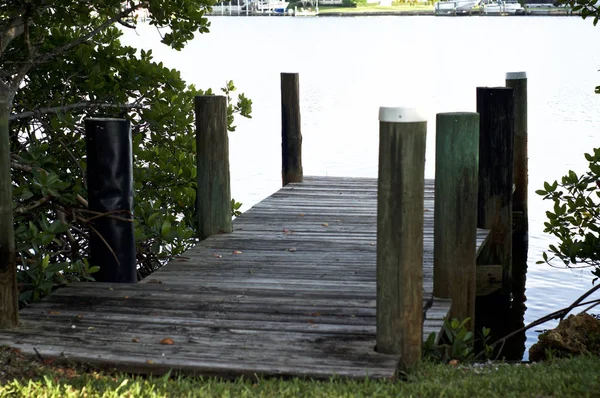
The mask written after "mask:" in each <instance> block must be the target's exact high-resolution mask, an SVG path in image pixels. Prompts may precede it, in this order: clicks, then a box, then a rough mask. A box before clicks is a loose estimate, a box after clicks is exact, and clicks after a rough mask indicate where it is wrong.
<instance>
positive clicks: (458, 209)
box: [433, 112, 479, 329]
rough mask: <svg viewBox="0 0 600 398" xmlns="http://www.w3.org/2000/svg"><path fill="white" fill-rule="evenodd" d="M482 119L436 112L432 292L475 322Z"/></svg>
mask: <svg viewBox="0 0 600 398" xmlns="http://www.w3.org/2000/svg"><path fill="white" fill-rule="evenodd" d="M478 168H479V115H478V114H477V113H467V112H462V113H438V114H437V123H436V163H435V176H436V179H435V197H436V198H435V222H434V255H433V264H434V279H433V294H434V295H435V296H437V297H441V298H449V299H451V300H452V310H451V313H450V316H451V317H452V318H457V319H461V320H462V319H467V318H470V319H471V321H470V322H469V323H468V326H467V327H469V328H471V329H472V328H473V326H474V324H475V323H474V322H475V286H476V282H475V255H476V246H475V245H476V241H475V239H476V236H477V184H478V179H477V170H478Z"/></svg>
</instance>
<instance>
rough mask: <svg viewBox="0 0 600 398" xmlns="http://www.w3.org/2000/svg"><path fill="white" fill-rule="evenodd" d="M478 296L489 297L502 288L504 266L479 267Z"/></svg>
mask: <svg viewBox="0 0 600 398" xmlns="http://www.w3.org/2000/svg"><path fill="white" fill-rule="evenodd" d="M476 268H477V295H478V296H487V295H488V294H491V293H494V292H497V291H498V290H500V289H501V288H502V269H503V267H502V265H478V266H477V267H476Z"/></svg>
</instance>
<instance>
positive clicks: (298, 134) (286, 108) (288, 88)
mask: <svg viewBox="0 0 600 398" xmlns="http://www.w3.org/2000/svg"><path fill="white" fill-rule="evenodd" d="M301 127H302V123H301V121H300V78H299V75H298V74H297V73H282V74H281V159H282V162H281V164H282V167H281V179H282V183H283V186H286V185H287V184H289V183H291V182H302V178H303V174H304V173H303V171H302V131H301Z"/></svg>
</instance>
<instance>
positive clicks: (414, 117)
mask: <svg viewBox="0 0 600 398" xmlns="http://www.w3.org/2000/svg"><path fill="white" fill-rule="evenodd" d="M379 121H380V122H389V123H413V122H426V121H427V117H425V116H424V115H423V114H421V113H420V112H419V111H418V110H417V109H416V108H404V107H390V106H382V107H380V108H379Z"/></svg>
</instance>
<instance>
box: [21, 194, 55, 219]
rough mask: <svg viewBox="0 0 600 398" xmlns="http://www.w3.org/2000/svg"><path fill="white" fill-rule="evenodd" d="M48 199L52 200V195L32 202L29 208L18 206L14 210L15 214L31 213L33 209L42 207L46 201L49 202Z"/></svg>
mask: <svg viewBox="0 0 600 398" xmlns="http://www.w3.org/2000/svg"><path fill="white" fill-rule="evenodd" d="M50 199H52V195H46V196H44V197H43V198H41V199H38V200H36V201H35V202H33V203H32V204H30V205H29V206H26V207H24V206H19V207H17V208H16V209H15V214H23V213H27V212H28V211H31V210H33V209H35V208H36V207H40V206H41V205H43V204H44V203H46V202H47V201H49V200H50Z"/></svg>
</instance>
